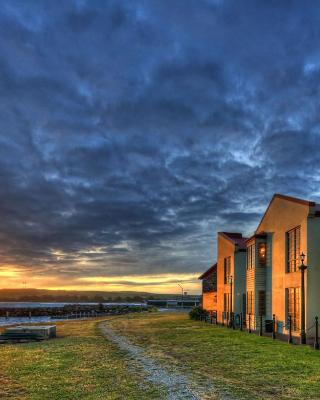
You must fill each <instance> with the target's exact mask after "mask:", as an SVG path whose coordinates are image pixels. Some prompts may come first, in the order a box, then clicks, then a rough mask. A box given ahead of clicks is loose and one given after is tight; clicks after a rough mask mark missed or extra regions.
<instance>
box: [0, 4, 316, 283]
mask: <svg viewBox="0 0 320 400" xmlns="http://www.w3.org/2000/svg"><path fill="white" fill-rule="evenodd" d="M1 5H2V7H1V11H0V51H1V59H0V111H1V120H0V194H1V197H0V198H1V202H0V221H1V222H0V240H1V246H0V257H1V260H2V263H3V264H16V265H18V266H20V268H25V269H30V268H32V269H33V270H34V271H35V272H36V273H38V274H48V275H60V276H65V277H68V276H70V277H71V276H78V277H81V276H92V277H94V276H99V275H114V276H116V275H139V274H146V273H148V274H150V273H157V274H159V273H166V272H179V273H185V272H193V271H200V270H202V269H203V268H205V267H206V266H208V265H211V263H212V262H213V261H214V258H215V240H216V239H215V234H216V231H219V230H231V231H234V230H240V231H242V232H244V233H246V234H249V233H251V232H252V231H253V230H254V228H255V226H256V225H257V223H258V221H259V218H260V216H261V214H262V212H263V211H264V208H265V207H266V205H267V203H268V201H269V199H270V198H271V196H272V194H273V193H274V192H282V193H286V194H292V195H299V196H302V197H306V198H311V199H315V200H317V199H319V198H320V192H319V165H320V159H319V151H318V148H319V144H320V137H319V136H320V133H319V132H320V119H319V115H320V113H319V89H320V51H319V48H318V46H317V43H318V42H319V39H320V29H319V23H318V21H319V16H320V10H319V5H318V3H317V2H313V1H310V2H308V4H307V5H302V4H301V2H299V1H288V2H286V1H282V2H272V1H271V2H264V1H261V2H256V1H250V0H248V1H246V2H245V3H243V2H238V1H227V0H226V1H223V0H216V1H209V0H202V1H199V0H197V1H193V0H190V1H187V2H185V1H182V0H175V1H162V0H161V1H157V0H155V1H137V2H130V1H108V2H104V1H80V0H79V1H70V2H64V3H61V4H60V3H59V5H57V4H55V3H54V2H50V1H43V2H37V1H34V2H33V1H29V2H24V1H13V0H10V1H3V2H2V4H1ZM66 279H67V278H66ZM130 284H131V283H130V282H129V281H128V285H130Z"/></svg>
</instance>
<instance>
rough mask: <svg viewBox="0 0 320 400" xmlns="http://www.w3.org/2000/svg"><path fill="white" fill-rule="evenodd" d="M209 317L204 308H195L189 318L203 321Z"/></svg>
mask: <svg viewBox="0 0 320 400" xmlns="http://www.w3.org/2000/svg"><path fill="white" fill-rule="evenodd" d="M208 315H209V313H208V311H206V310H204V309H203V308H202V307H200V306H199V307H193V308H192V310H191V311H190V312H189V317H190V318H191V319H201V318H204V317H207V316H208Z"/></svg>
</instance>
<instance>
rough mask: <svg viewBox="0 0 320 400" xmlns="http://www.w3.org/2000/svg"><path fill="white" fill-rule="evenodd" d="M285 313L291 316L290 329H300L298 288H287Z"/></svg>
mask: <svg viewBox="0 0 320 400" xmlns="http://www.w3.org/2000/svg"><path fill="white" fill-rule="evenodd" d="M287 304H288V309H287V314H288V317H289V316H291V323H292V330H293V331H298V330H299V329H300V288H289V289H287Z"/></svg>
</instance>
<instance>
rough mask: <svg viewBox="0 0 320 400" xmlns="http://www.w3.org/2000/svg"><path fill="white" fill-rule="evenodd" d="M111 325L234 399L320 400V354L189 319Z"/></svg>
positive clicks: (132, 319)
mask: <svg viewBox="0 0 320 400" xmlns="http://www.w3.org/2000/svg"><path fill="white" fill-rule="evenodd" d="M111 324H112V327H113V328H114V329H116V330H118V331H119V332H121V333H122V334H123V335H126V336H128V337H129V338H130V340H131V341H133V342H134V343H136V344H139V345H141V346H143V347H144V348H146V349H147V351H148V353H150V355H152V357H154V358H156V359H158V360H159V363H166V364H167V363H168V362H169V363H171V365H173V366H174V367H175V368H179V369H180V370H181V371H185V372H187V373H190V375H191V377H192V379H193V380H194V381H195V382H197V383H198V384H202V385H205V384H206V383H207V382H209V383H210V382H211V383H213V384H215V385H216V386H217V387H218V388H219V389H220V390H222V391H223V390H225V389H227V390H228V391H229V393H230V394H233V395H234V397H235V398H239V399H250V400H252V399H318V400H319V399H320V351H315V350H313V349H311V348H309V347H306V346H292V345H288V344H287V343H284V342H281V341H278V340H275V341H273V340H272V339H270V338H264V337H258V336H256V335H254V334H251V335H249V334H248V333H245V332H240V331H233V330H230V329H227V328H223V327H216V326H212V325H208V324H205V323H203V322H198V321H191V320H189V319H188V316H187V315H185V314H167V313H165V314H160V313H155V314H149V315H145V314H141V315H131V316H129V317H128V316H126V317H125V318H123V317H119V318H116V319H113V320H112V322H111ZM214 398H216V397H215V394H214V393H213V392H212V393H210V392H208V399H214Z"/></svg>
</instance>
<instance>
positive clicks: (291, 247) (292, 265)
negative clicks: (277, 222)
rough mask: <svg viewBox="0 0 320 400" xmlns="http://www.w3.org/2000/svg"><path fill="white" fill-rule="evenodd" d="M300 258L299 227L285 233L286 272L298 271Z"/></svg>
mask: <svg viewBox="0 0 320 400" xmlns="http://www.w3.org/2000/svg"><path fill="white" fill-rule="evenodd" d="M299 257H300V226H298V227H297V228H294V229H292V230H291V231H289V232H287V272H295V271H297V270H298V266H299Z"/></svg>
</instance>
